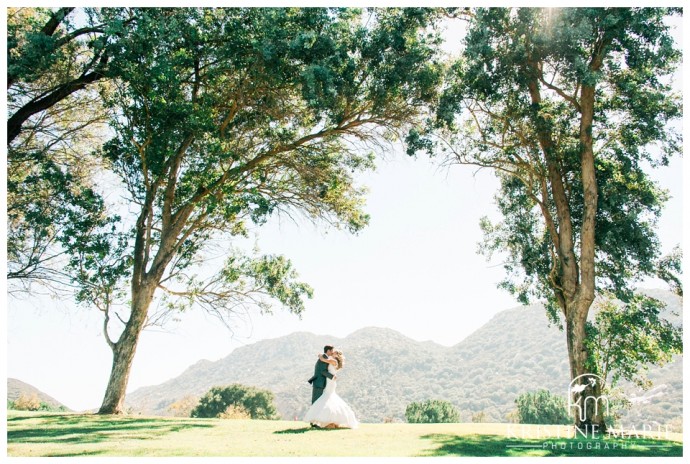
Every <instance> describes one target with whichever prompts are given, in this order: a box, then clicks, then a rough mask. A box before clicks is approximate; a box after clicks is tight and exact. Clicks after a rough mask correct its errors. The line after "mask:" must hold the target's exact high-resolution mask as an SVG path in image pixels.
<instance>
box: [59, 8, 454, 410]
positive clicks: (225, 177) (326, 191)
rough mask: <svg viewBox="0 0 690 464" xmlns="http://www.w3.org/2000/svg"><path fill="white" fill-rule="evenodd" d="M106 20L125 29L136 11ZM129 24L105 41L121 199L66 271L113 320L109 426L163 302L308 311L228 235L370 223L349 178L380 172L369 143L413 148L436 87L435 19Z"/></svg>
mask: <svg viewBox="0 0 690 464" xmlns="http://www.w3.org/2000/svg"><path fill="white" fill-rule="evenodd" d="M102 14H103V15H104V16H105V17H106V19H107V20H108V21H109V22H113V21H115V20H116V19H117V18H120V21H123V20H124V19H125V18H124V17H122V15H124V14H130V12H129V11H124V10H104V11H103V12H102ZM135 15H136V17H137V20H136V21H135V22H134V23H133V24H132V25H131V27H129V28H128V29H127V30H126V31H124V32H123V33H122V35H121V37H120V38H118V40H117V41H113V42H111V43H109V44H108V45H107V46H106V47H107V48H106V52H107V53H108V54H109V56H110V59H109V62H108V66H109V68H110V72H111V73H112V77H113V79H114V80H115V88H116V91H115V92H114V93H113V94H112V95H110V96H108V98H107V99H106V100H107V102H108V105H109V107H110V108H111V109H112V112H113V114H114V115H115V118H114V119H113V121H112V126H113V129H114V132H115V134H116V135H115V137H114V138H113V139H112V140H110V141H109V142H108V143H106V144H105V145H104V147H103V149H102V151H101V154H102V157H103V159H104V160H105V161H106V162H107V163H109V169H110V170H111V171H112V173H114V174H115V175H116V176H117V177H118V178H119V179H120V180H121V182H122V186H123V191H124V192H123V195H124V196H125V200H124V202H123V204H121V205H120V206H119V208H117V209H115V208H113V213H112V214H111V216H110V218H109V219H110V221H109V222H108V223H107V224H104V225H99V226H98V227H95V228H94V231H93V233H92V236H93V237H95V238H94V240H93V241H92V246H90V247H88V248H87V247H82V248H81V249H80V250H78V252H77V253H73V254H72V255H71V260H70V265H69V268H70V272H72V273H73V275H74V276H75V283H76V284H77V285H79V287H80V291H79V293H78V298H79V300H80V301H83V302H85V303H86V304H89V305H95V306H96V307H98V309H100V310H101V311H102V312H103V315H104V332H105V337H106V340H107V342H108V344H109V346H110V347H111V348H112V352H113V365H112V371H111V375H110V380H109V383H108V387H107V391H106V393H105V397H104V400H103V404H102V406H101V408H100V413H107V414H110V413H120V412H121V411H122V409H123V402H124V397H125V389H126V386H127V380H128V376H129V372H130V368H131V365H132V361H133V359H134V354H135V350H136V347H137V343H138V340H139V337H140V334H141V331H142V329H143V328H144V327H145V326H146V325H147V324H149V323H151V322H152V319H153V318H154V313H155V311H154V310H153V309H152V307H153V306H155V304H154V301H155V300H156V298H157V296H158V295H163V296H165V297H166V299H165V300H163V301H162V302H164V303H165V304H163V305H162V306H161V305H159V307H162V308H163V309H164V310H168V309H172V308H176V307H179V306H180V305H182V306H183V307H184V306H187V305H191V304H195V303H197V304H200V305H201V306H202V307H204V308H206V309H207V310H209V311H211V312H213V313H214V314H216V315H218V316H220V317H221V318H226V317H229V316H231V315H232V314H233V312H234V311H236V310H238V308H242V307H245V306H247V305H252V304H257V305H259V306H260V307H261V308H262V309H264V310H267V309H269V307H270V301H271V299H273V300H277V301H279V302H280V303H281V304H282V305H284V306H285V307H287V308H288V309H289V310H291V311H292V312H294V313H300V312H301V311H302V310H303V308H304V298H306V297H308V296H310V295H311V289H310V288H309V287H308V286H307V285H306V284H303V283H300V282H297V281H296V274H295V271H294V270H293V269H292V266H291V264H290V262H289V261H287V260H286V259H285V258H282V257H277V256H243V255H241V254H239V253H238V252H237V250H235V249H234V247H233V246H232V243H233V241H232V238H233V237H236V236H238V235H242V234H243V233H245V231H246V228H247V226H248V224H250V223H254V224H259V225H260V224H262V223H263V222H265V221H266V219H267V218H268V217H269V216H270V215H271V214H274V213H285V214H294V213H295V212H301V213H302V214H306V215H307V216H308V217H311V218H313V219H315V220H317V219H321V220H324V221H326V222H329V223H331V224H334V225H338V226H343V227H346V228H347V229H349V230H351V231H357V230H359V229H360V228H362V227H363V226H364V225H365V224H366V223H367V219H368V217H367V216H366V214H364V213H363V211H362V205H363V191H362V189H359V188H357V187H356V186H355V185H354V183H353V176H352V174H353V173H354V172H357V171H361V170H364V169H369V168H371V167H372V165H373V163H372V155H371V154H370V152H371V149H372V148H375V147H376V146H382V145H383V144H384V143H387V142H386V140H397V139H399V138H400V137H401V136H402V135H404V131H405V130H406V127H407V125H408V124H410V123H411V122H413V121H415V119H416V118H417V116H418V114H419V113H420V112H421V111H422V108H423V107H424V106H425V105H427V104H428V103H429V102H430V101H432V100H433V99H434V98H435V96H436V94H435V91H436V89H437V85H438V82H439V80H440V75H441V73H440V65H439V64H438V61H437V58H436V52H437V48H438V44H439V40H438V37H437V35H436V34H435V33H434V32H433V30H431V29H430V24H431V22H432V19H433V18H432V12H431V11H430V10H424V9H386V10H373V11H369V12H366V13H364V14H363V12H362V11H360V10H353V9H320V8H318V9H317V8H310V9H285V8H280V9H259V8H241V9H239V8H233V9H221V8H194V9H142V10H136V11H135ZM363 147H368V149H366V150H363V149H362V148H363ZM214 244H215V245H214ZM214 247H215V248H214ZM211 251H214V252H215V253H218V252H219V251H220V252H221V254H225V255H226V260H225V263H224V265H223V266H221V267H220V268H219V269H217V272H215V273H212V272H210V271H211V270H212V266H209V265H208V264H205V259H206V258H208V257H209V253H210V252H211ZM116 322H119V323H120V324H121V326H120V327H119V328H118V327H116V326H115V323H116Z"/></svg>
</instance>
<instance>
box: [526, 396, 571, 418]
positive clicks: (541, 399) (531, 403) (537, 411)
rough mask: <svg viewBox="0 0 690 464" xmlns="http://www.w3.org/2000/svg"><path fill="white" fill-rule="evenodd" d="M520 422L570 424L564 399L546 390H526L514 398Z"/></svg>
mask: <svg viewBox="0 0 690 464" xmlns="http://www.w3.org/2000/svg"><path fill="white" fill-rule="evenodd" d="M515 404H516V405H517V416H518V422H519V423H521V424H570V423H571V422H572V420H571V419H570V417H569V416H568V410H567V408H566V405H565V399H564V398H562V397H560V396H557V395H554V394H552V393H551V392H550V391H548V390H538V391H535V392H526V393H523V394H521V395H520V396H518V397H517V398H516V399H515Z"/></svg>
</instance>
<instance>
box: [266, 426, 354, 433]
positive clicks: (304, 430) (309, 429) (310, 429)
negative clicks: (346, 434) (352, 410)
mask: <svg viewBox="0 0 690 464" xmlns="http://www.w3.org/2000/svg"><path fill="white" fill-rule="evenodd" d="M336 430H349V429H346V428H342V429H340V428H335V429H327V428H324V427H302V428H301V429H285V430H276V431H275V432H273V433H274V434H278V435H282V434H292V435H294V434H298V433H307V432H333V431H336Z"/></svg>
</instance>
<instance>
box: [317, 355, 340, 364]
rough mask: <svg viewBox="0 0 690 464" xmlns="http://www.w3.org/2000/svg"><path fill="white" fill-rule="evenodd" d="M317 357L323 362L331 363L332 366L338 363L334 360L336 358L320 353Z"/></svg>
mask: <svg viewBox="0 0 690 464" xmlns="http://www.w3.org/2000/svg"><path fill="white" fill-rule="evenodd" d="M319 359H321V361H323V362H325V363H328V364H331V365H333V366H337V365H338V361H336V360H335V359H333V358H329V357H328V356H326V355H325V354H320V355H319Z"/></svg>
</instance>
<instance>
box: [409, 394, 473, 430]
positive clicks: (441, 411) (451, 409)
mask: <svg viewBox="0 0 690 464" xmlns="http://www.w3.org/2000/svg"><path fill="white" fill-rule="evenodd" d="M405 418H406V419H407V422H409V423H411V424H439V423H451V422H460V413H459V412H458V410H457V409H455V406H453V405H452V404H451V403H449V402H448V401H442V400H427V401H424V402H423V403H410V404H408V405H407V408H406V409H405Z"/></svg>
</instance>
